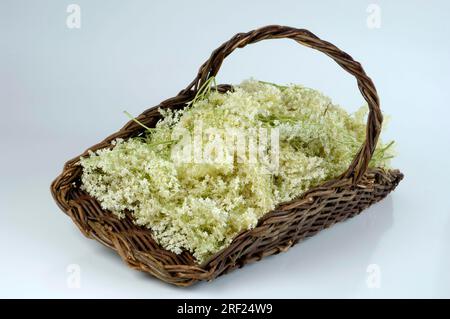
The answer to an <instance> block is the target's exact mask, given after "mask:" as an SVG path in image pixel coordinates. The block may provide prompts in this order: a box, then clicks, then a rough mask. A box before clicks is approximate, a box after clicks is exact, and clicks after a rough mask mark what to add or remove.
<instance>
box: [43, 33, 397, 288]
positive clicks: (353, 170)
mask: <svg viewBox="0 0 450 319" xmlns="http://www.w3.org/2000/svg"><path fill="white" fill-rule="evenodd" d="M280 38H289V39H292V40H295V41H296V42H298V43H300V44H303V45H306V46H308V47H311V48H313V49H316V50H318V51H321V52H323V53H325V54H326V55H328V56H330V57H331V58H332V59H333V60H335V61H336V62H337V63H338V64H339V65H340V66H341V67H342V68H343V69H344V70H346V71H347V72H349V73H350V74H352V75H353V76H355V77H356V79H357V83H358V87H359V89H360V91H361V94H362V95H363V97H364V99H365V100H366V101H367V103H368V105H369V109H370V112H369V115H368V120H367V133H366V140H365V141H364V143H363V145H362V146H361V148H360V150H359V152H358V153H357V154H356V156H355V158H354V160H353V162H352V163H351V164H350V167H349V168H348V169H347V171H346V172H344V173H343V174H342V175H341V176H340V177H339V178H337V179H334V180H330V181H327V182H326V183H324V184H322V185H321V186H319V187H316V188H314V189H311V190H309V191H308V192H307V193H305V194H303V195H302V196H301V197H300V198H298V199H295V200H293V201H290V202H287V203H283V204H280V205H278V207H277V208H276V209H275V210H274V211H271V212H269V213H267V214H266V215H265V216H264V217H263V218H261V219H260V221H259V223H258V225H257V226H256V228H254V229H252V230H247V231H243V232H241V233H240V234H239V235H237V236H236V238H235V239H234V240H233V242H232V243H231V245H230V246H229V247H227V248H225V249H223V250H222V251H220V252H219V253H217V254H216V255H214V256H213V257H212V258H210V259H209V260H208V261H207V262H205V263H204V264H203V265H198V264H196V263H195V260H194V258H193V257H192V255H191V254H189V253H188V252H183V253H182V254H180V255H176V254H174V253H172V252H170V251H167V250H165V249H163V248H162V247H160V246H159V245H158V244H157V243H156V242H155V241H154V240H153V238H152V235H151V233H150V231H149V230H148V229H146V228H143V227H140V226H136V225H135V224H133V222H132V219H131V216H129V215H127V217H126V218H125V219H122V220H119V219H118V218H116V217H115V216H114V215H113V214H111V213H110V212H107V211H104V210H102V209H101V207H100V204H99V203H98V202H97V201H96V200H95V199H94V198H92V197H91V196H89V195H88V194H87V193H86V192H84V191H82V190H81V189H80V187H79V186H80V183H81V181H80V176H81V173H82V168H81V166H80V165H77V163H78V162H79V158H80V156H86V155H87V151H86V152H84V153H83V154H81V155H79V156H77V157H75V158H74V159H72V160H70V161H68V162H67V163H66V164H65V166H64V170H63V172H62V173H61V174H60V175H59V176H58V177H57V178H56V180H55V181H54V182H53V183H52V185H51V192H52V194H53V197H54V198H55V200H56V202H57V203H58V205H59V207H60V208H61V209H62V210H63V211H64V212H65V213H66V214H67V215H69V216H70V217H71V218H72V220H73V221H74V222H75V224H76V225H77V226H78V227H79V229H80V230H81V232H82V233H83V234H84V235H86V236H87V237H89V238H93V239H96V240H97V241H99V242H101V243H103V244H104V245H106V246H108V247H110V248H112V249H114V250H115V251H117V253H118V254H119V255H120V256H121V257H122V259H123V260H124V261H125V262H126V263H127V264H128V265H129V266H130V267H132V268H135V269H138V270H141V271H144V272H147V273H150V274H151V275H153V276H155V277H157V278H159V279H161V280H163V281H165V282H168V283H171V284H174V285H178V286H189V285H191V284H193V283H195V282H197V281H200V280H212V279H214V278H216V277H217V276H220V275H222V274H224V273H227V272H229V271H231V270H233V269H235V268H239V267H242V266H244V265H245V264H247V263H250V262H253V261H258V260H260V259H261V258H263V257H265V256H269V255H273V254H277V253H279V252H282V251H286V250H288V249H289V248H290V247H291V246H293V245H295V244H296V243H297V242H299V241H300V240H302V239H304V238H306V237H309V236H312V235H314V234H315V233H317V232H318V231H320V230H322V229H324V228H327V227H329V226H331V225H333V224H334V223H337V222H340V221H343V220H345V219H347V218H349V217H352V216H355V215H357V214H359V213H360V212H361V211H362V210H363V209H364V208H366V207H368V206H370V205H371V204H373V203H375V202H377V201H379V200H381V199H383V198H384V197H385V196H386V195H387V194H388V193H389V192H391V191H392V190H394V188H395V187H396V186H397V184H398V183H399V182H400V181H401V179H402V178H403V174H402V173H400V172H399V171H398V170H384V169H382V168H375V169H368V164H369V161H370V159H371V157H372V154H373V152H374V149H375V146H376V144H377V140H378V136H379V133H380V129H381V122H382V115H381V112H380V108H379V99H378V96H377V91H376V89H375V87H374V85H373V83H372V80H371V79H370V78H369V77H368V76H367V75H366V73H365V72H364V70H363V68H362V67H361V65H360V63H358V62H356V61H354V60H353V58H352V57H351V56H349V55H348V54H346V53H345V52H343V51H341V50H340V49H338V48H337V47H336V46H334V45H333V44H331V43H329V42H326V41H323V40H321V39H319V38H318V37H317V36H315V35H314V34H312V33H311V32H309V31H307V30H303V29H295V28H290V27H284V26H266V27H263V28H260V29H256V30H253V31H250V32H248V33H239V34H237V35H235V36H234V37H233V38H231V39H230V40H229V41H227V42H225V43H224V44H222V45H221V46H220V47H219V48H217V49H216V50H215V51H214V52H213V53H212V54H211V57H210V58H209V59H208V60H207V61H206V62H205V63H204V64H203V65H202V66H201V67H200V70H199V72H198V74H197V76H196V78H195V79H194V81H193V82H192V83H191V84H189V85H188V87H187V88H186V89H184V90H182V91H181V92H180V93H179V94H178V95H177V96H175V97H173V98H170V99H168V100H165V101H163V102H161V104H159V105H158V106H156V107H153V108H151V109H148V110H146V111H145V112H143V113H142V114H141V115H140V116H139V117H138V118H137V119H138V120H139V121H141V122H143V123H144V124H145V125H147V126H149V127H152V126H154V125H155V124H156V122H157V121H158V120H159V119H160V114H159V112H158V108H171V109H180V108H183V107H185V106H186V103H187V102H189V101H191V100H192V98H193V97H194V96H195V94H196V92H197V90H198V89H199V88H200V87H201V86H202V84H203V83H205V81H207V80H208V79H209V77H211V76H215V75H216V74H217V72H218V71H219V68H220V66H221V64H222V62H223V60H224V59H225V58H226V57H227V56H228V55H229V54H230V53H231V52H233V51H234V50H235V49H237V48H242V47H244V46H246V45H248V44H251V43H255V42H258V41H261V40H266V39H280ZM218 88H219V90H220V91H221V92H225V91H227V90H229V89H231V86H230V85H219V86H218ZM142 133H143V129H142V127H141V126H139V125H138V124H136V123H135V122H134V121H130V122H128V123H127V124H126V125H125V126H124V127H123V128H122V129H120V130H119V131H118V132H116V133H114V134H112V135H110V136H109V137H107V138H106V139H105V140H103V141H102V142H100V143H98V144H96V145H94V146H92V147H90V148H89V150H93V151H95V150H98V149H101V148H106V147H111V144H110V142H111V141H112V140H114V139H116V138H123V139H127V138H130V137H134V136H137V135H139V134H142Z"/></svg>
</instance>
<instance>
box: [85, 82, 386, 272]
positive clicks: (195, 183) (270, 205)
mask: <svg viewBox="0 0 450 319" xmlns="http://www.w3.org/2000/svg"><path fill="white" fill-rule="evenodd" d="M160 113H161V115H162V119H161V120H160V121H159V122H158V123H157V125H156V128H155V129H151V130H149V132H148V133H147V134H146V135H144V136H141V137H135V138H130V139H128V140H123V139H116V140H114V141H113V142H112V147H111V148H105V149H101V150H98V151H96V152H90V153H89V156H87V157H82V158H80V163H81V166H82V168H83V174H82V177H81V180H82V188H83V189H84V190H85V191H86V192H88V193H89V194H90V195H91V196H93V197H95V198H96V199H97V200H98V201H99V203H100V204H101V206H102V208H103V209H105V210H109V211H110V212H111V213H112V214H114V215H116V216H117V217H119V218H123V217H124V216H125V214H124V213H125V212H126V211H128V212H130V213H131V214H132V216H133V219H134V222H135V223H136V224H137V225H142V226H144V227H147V228H149V229H150V230H151V233H152V235H153V237H154V239H155V240H156V241H157V242H158V243H159V244H160V245H161V246H162V247H164V248H165V249H168V250H170V251H173V252H174V253H176V254H179V253H181V252H182V251H184V250H186V251H189V252H191V253H192V254H193V256H194V257H195V258H196V259H197V261H198V262H199V263H202V262H204V261H206V260H207V259H208V258H209V257H211V256H212V255H213V254H215V253H217V252H218V251H220V250H221V249H223V248H225V247H227V246H228V245H229V244H230V243H231V241H232V240H233V238H234V237H235V236H236V235H237V234H238V233H239V232H241V231H243V230H247V229H252V228H254V227H255V226H256V225H257V223H258V220H259V219H260V218H261V217H262V216H263V215H264V214H266V213H267V212H269V211H270V210H272V209H274V208H275V207H276V205H277V204H279V203H282V202H285V201H289V200H292V199H294V198H296V197H298V196H300V195H301V194H302V193H304V192H305V191H307V190H308V189H310V188H311V187H314V186H317V185H319V184H320V183H322V182H324V181H325V180H328V179H331V178H334V177H336V176H338V175H340V174H341V173H342V172H343V171H345V169H347V167H348V166H349V164H350V162H351V161H352V159H353V157H354V155H355V154H356V153H357V151H358V149H359V147H360V146H361V144H362V142H363V141H364V138H365V121H364V119H365V116H366V114H367V107H363V108H361V109H360V110H359V111H358V112H356V113H355V114H353V115H350V114H348V113H347V112H346V111H345V110H344V109H342V108H341V107H339V106H338V105H335V104H333V103H332V101H331V100H330V98H328V97H326V96H324V95H323V94H321V93H320V92H318V91H315V90H312V89H309V88H305V87H303V86H300V85H289V86H279V85H274V84H271V83H266V82H259V81H256V80H247V81H244V82H243V83H242V84H240V85H238V86H236V87H235V89H234V91H232V92H227V93H225V94H221V93H219V92H217V91H214V90H213V89H209V90H208V93H207V94H205V96H204V97H203V98H201V99H197V98H196V99H195V100H194V101H193V103H192V104H190V105H189V106H188V107H187V108H185V109H184V110H178V111H171V110H160ZM199 122H201V123H202V124H203V126H205V127H214V128H219V129H224V130H227V129H247V130H257V129H261V128H271V129H273V128H276V129H278V131H279V168H278V170H276V171H274V172H270V171H269V173H268V171H267V165H266V164H265V163H264V161H259V162H256V163H248V162H239V157H235V158H233V157H231V159H232V161H231V162H228V163H223V164H216V163H209V162H201V163H197V162H195V161H187V162H183V161H181V160H174V157H173V156H172V155H173V151H174V150H176V147H178V146H179V145H178V144H177V142H179V141H177V140H174V139H172V137H173V136H174V133H176V132H189V133H193V132H194V131H195V126H196V123H199ZM175 135H177V134H175ZM212 136H214V134H209V135H208V134H205V136H204V137H202V141H203V142H205V141H209V140H210V139H212ZM218 142H221V141H220V140H217V141H216V142H215V143H216V144H220V143H218ZM211 145H213V146H215V144H214V143H213V144H211ZM391 145H392V142H391V143H389V144H386V145H383V144H381V142H380V143H379V145H378V147H377V149H376V151H375V154H374V156H373V159H372V161H371V163H370V166H372V167H374V166H376V167H378V166H388V164H389V159H390V158H391V157H392V148H391V147H390V146H391ZM266 151H267V149H266ZM224 154H225V155H230V154H233V153H232V152H231V150H230V149H229V148H226V147H225V150H224ZM215 155H216V156H218V155H217V154H215Z"/></svg>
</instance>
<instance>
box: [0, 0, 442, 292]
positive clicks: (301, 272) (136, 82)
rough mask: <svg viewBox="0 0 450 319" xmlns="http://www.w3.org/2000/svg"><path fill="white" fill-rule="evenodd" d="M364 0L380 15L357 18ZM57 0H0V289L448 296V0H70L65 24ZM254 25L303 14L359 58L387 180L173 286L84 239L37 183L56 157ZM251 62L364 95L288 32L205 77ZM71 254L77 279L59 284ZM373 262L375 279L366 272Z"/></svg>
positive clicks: (277, 75)
mask: <svg viewBox="0 0 450 319" xmlns="http://www.w3.org/2000/svg"><path fill="white" fill-rule="evenodd" d="M372 2H374V3H376V4H378V5H379V7H380V8H381V27H380V28H379V29H371V28H369V27H368V25H367V21H366V20H367V17H368V15H369V13H367V12H366V9H367V7H368V5H369V4H370V3H372ZM70 3H73V2H70V1H61V0H55V1H17V0H14V1H12V0H11V1H4V0H2V1H1V2H0V107H1V116H0V136H1V139H0V143H1V145H0V149H1V156H0V174H1V175H0V176H1V179H0V253H1V255H0V256H1V257H0V258H1V262H0V297H39V298H44V297H54V298H69V297H73V298H83V297H84V298H89V297H126V298H128V297H129V298H224V297H234V298H259V297H267V298H270V297H273V298H302V297H306V298H310V297H325V298H328V297H342V298H354V297H356V298H371V297H374V298H381V297H387V298H391V297H407V298H410V297H425V298H431V297H447V298H448V297H450V272H449V269H450V256H449V252H450V214H449V213H450V204H449V203H450V201H449V186H448V185H449V180H450V174H449V158H450V156H449V155H450V151H449V139H450V125H449V123H448V119H449V115H450V112H449V100H450V96H449V91H450V90H449V85H450V75H449V74H450V73H449V71H450V68H449V66H450V62H449V60H450V59H449V53H450V47H449V40H448V38H449V37H448V32H449V30H450V19H449V18H450V17H449V10H450V6H449V5H448V2H445V1H309V2H306V1H298V0H296V1H273V0H272V1H245V2H244V1H226V2H223V1H222V2H219V1H159V2H156V1H127V2H125V1H98V0H97V1H87V0H83V1H81V0H80V1H76V2H75V3H77V4H79V5H80V7H81V28H80V29H69V28H67V26H66V18H67V15H68V13H66V8H67V5H69V4H70ZM266 24H284V25H290V26H294V27H300V28H307V29H309V30H311V31H312V32H314V33H316V34H317V35H318V36H320V37H322V38H324V39H326V40H329V41H331V42H332V43H334V44H336V45H337V46H338V47H340V48H342V49H343V50H345V51H346V52H348V53H350V54H351V55H352V56H353V57H354V58H355V59H357V60H359V61H360V62H361V63H362V64H363V65H364V67H365V69H366V71H367V73H368V74H369V76H371V77H372V79H373V80H374V82H375V84H376V86H377V89H378V92H379V95H380V98H381V102H382V104H381V106H382V109H383V110H384V112H385V113H386V114H389V115H391V118H392V120H391V121H390V123H389V124H390V125H389V128H388V129H387V130H386V131H385V132H384V139H385V140H388V139H395V140H396V141H397V151H398V157H397V158H396V159H395V160H394V163H393V164H394V165H393V166H394V167H398V168H400V169H401V170H402V171H403V172H404V173H405V175H406V178H405V180H404V181H403V182H402V183H401V184H400V185H399V187H398V189H397V190H396V191H395V192H394V193H393V194H392V195H390V196H389V197H388V198H387V199H386V200H384V201H383V202H381V203H379V204H377V205H375V206H374V207H372V208H370V209H368V210H367V211H365V212H364V213H363V214H362V215H360V216H358V217H356V218H353V219H352V220H349V221H347V222H345V223H342V224H339V225H336V226H334V227H333V228H331V229H329V230H326V231H323V232H322V233H320V234H318V235H317V236H315V237H313V238H311V239H308V240H306V241H305V242H302V243H301V244H299V245H297V246H295V247H294V248H292V249H291V250H289V251H288V252H287V253H283V254H280V255H277V256H275V257H270V258H267V259H265V260H263V261H261V262H258V263H256V264H252V265H249V266H246V267H245V268H243V269H241V270H238V271H235V272H233V273H231V274H228V275H226V276H223V277H220V278H219V279H217V280H215V281H213V282H211V283H201V284H198V285H195V286H193V287H191V288H185V289H182V288H176V287H172V286H169V285H167V284H165V283H163V282H160V281H158V280H156V279H154V278H152V277H150V276H148V275H145V274H143V273H140V272H137V271H134V270H131V269H129V268H128V267H126V266H125V264H123V262H122V261H121V260H120V258H119V257H118V256H117V255H116V254H115V253H113V251H110V250H109V249H107V248H105V247H103V246H102V245H100V244H99V243H97V242H95V241H93V240H89V239H86V238H84V237H83V236H82V235H81V233H80V232H79V231H78V229H77V228H76V227H75V226H74V224H73V223H72V222H71V220H70V219H69V218H68V217H66V216H65V215H64V214H63V213H62V212H61V211H60V210H59V209H58V207H57V206H56V204H55V203H54V202H53V200H52V198H51V195H50V192H49V186H50V183H51V181H52V180H53V179H54V178H55V177H56V176H57V174H59V173H60V171H61V169H62V165H63V163H64V162H65V161H66V160H68V159H70V158H72V157H73V156H76V155H77V154H79V153H80V152H81V151H83V150H84V149H85V148H87V147H89V146H90V145H92V144H94V143H96V142H98V141H99V140H101V139H103V138H104V137H106V136H107V135H108V134H109V133H111V132H113V131H116V130H117V129H119V128H120V127H121V126H122V125H123V124H124V123H125V122H126V121H127V118H126V117H125V116H124V115H123V113H122V111H123V110H124V109H126V110H128V111H129V112H131V113H132V114H139V113H140V112H141V111H143V110H144V109H146V108H148V107H151V106H153V105H156V104H158V103H159V102H160V101H161V100H163V99H165V98H168V97H170V96H173V95H175V94H176V93H178V91H179V90H181V89H182V88H184V87H185V86H186V85H187V84H188V83H189V82H190V81H191V80H192V78H193V77H194V76H195V74H196V72H197V68H198V67H199V66H200V64H201V63H202V62H203V61H204V60H205V59H206V58H207V57H208V56H209V54H210V52H211V51H212V50H213V49H215V48H216V47H217V46H219V45H220V44H221V43H222V42H224V41H226V40H228V39H229V38H230V37H231V36H233V35H234V34H235V33H237V32H243V31H249V30H251V29H253V28H256V27H259V26H263V25H266ZM251 76H253V77H255V78H257V79H261V80H267V81H272V82H278V83H286V82H295V83H302V84H305V85H307V86H310V87H313V88H317V89H319V90H322V91H323V92H325V93H326V94H328V95H329V96H331V97H332V98H333V99H334V100H335V101H337V102H338V103H340V104H341V105H345V106H346V108H347V109H348V110H355V109H356V108H357V107H359V106H360V105H361V104H362V97H361V96H360V94H359V92H358V89H357V87H356V84H355V81H354V79H353V78H352V77H351V76H349V75H347V74H345V73H344V71H342V70H341V69H340V68H339V67H338V66H337V65H336V64H335V63H334V62H333V61H331V60H330V59H329V58H328V57H326V56H324V55H322V54H320V53H318V52H315V51H313V50H311V49H308V48H305V47H300V46H299V45H297V44H296V43H294V42H289V41H288V40H277V41H266V42H262V43H259V44H256V45H253V46H251V47H247V48H245V49H242V50H238V51H237V52H235V53H234V54H232V56H230V58H229V59H227V60H226V62H225V63H224V65H223V67H222V70H221V72H220V74H219V77H218V80H219V82H220V83H238V82H240V81H241V80H242V79H245V78H248V77H251ZM71 264H76V265H79V267H80V269H81V287H80V288H79V289H70V288H69V287H68V286H67V279H68V275H69V273H68V272H67V267H68V266H69V265H71ZM372 264H375V265H377V266H376V267H377V268H378V269H379V271H380V278H379V279H380V286H379V288H370V286H368V285H367V280H368V277H369V276H370V274H369V273H368V272H367V270H368V267H369V265H372ZM369 268H370V267H369Z"/></svg>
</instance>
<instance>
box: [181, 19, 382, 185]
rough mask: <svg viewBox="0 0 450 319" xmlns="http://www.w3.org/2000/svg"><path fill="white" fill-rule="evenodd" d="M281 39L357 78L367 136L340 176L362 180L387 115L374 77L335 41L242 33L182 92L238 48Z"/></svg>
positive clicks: (293, 33) (292, 33)
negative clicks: (316, 53)
mask: <svg viewBox="0 0 450 319" xmlns="http://www.w3.org/2000/svg"><path fill="white" fill-rule="evenodd" d="M281 38H288V39H292V40H295V41H296V42H298V43H300V44H303V45H305V46H307V47H311V48H313V49H316V50H318V51H321V52H323V53H325V54H326V55H328V56H329V57H331V58H332V59H333V60H334V61H336V63H337V64H339V65H340V66H341V67H342V68H343V69H344V70H346V71H347V72H348V73H350V74H352V75H353V76H354V77H355V78H356V80H357V83H358V87H359V90H360V92H361V94H362V96H363V97H364V99H365V100H366V101H367V104H368V106H369V115H368V118H367V127H366V139H365V141H364V143H363V145H362V146H361V148H360V149H359V151H358V153H357V154H356V155H355V158H354V159H353V161H352V163H351V164H350V166H349V168H348V169H347V170H346V171H345V172H344V173H343V174H342V175H341V176H340V177H339V179H346V178H351V179H352V181H353V183H354V184H356V183H358V181H359V180H360V179H361V178H362V176H363V175H364V173H365V172H366V170H367V168H368V166H369V162H370V159H371V158H372V155H373V152H374V151H375V147H376V145H377V141H378V137H379V135H380V131H381V123H382V121H383V116H382V114H381V111H380V106H379V103H380V102H379V98H378V94H377V91H376V89H375V86H374V84H373V82H372V80H371V79H370V78H369V77H368V76H367V75H366V73H365V72H364V69H363V68H362V66H361V64H360V63H359V62H357V61H355V60H353V58H352V57H351V56H350V55H348V54H347V53H345V52H343V51H341V50H340V49H339V48H337V47H336V46H334V45H333V44H331V43H329V42H327V41H324V40H321V39H319V38H318V37H317V36H315V35H314V34H313V33H311V32H309V31H308V30H305V29H296V28H291V27H286V26H278V25H270V26H266V27H262V28H260V29H255V30H253V31H250V32H247V33H238V34H236V35H235V36H234V37H232V38H231V39H230V40H229V41H227V42H225V43H223V44H222V45H221V46H220V47H218V48H217V49H216V50H214V51H213V52H212V54H211V56H210V57H209V59H208V60H207V61H206V62H205V63H203V64H202V66H201V67H200V69H199V71H198V74H197V76H196V78H195V79H194V81H192V82H191V83H190V84H189V85H188V87H187V88H186V89H185V90H183V91H182V92H181V93H187V92H188V91H192V90H193V92H194V93H195V92H197V91H198V90H199V88H200V87H202V85H203V84H204V83H205V82H206V81H207V80H208V79H209V78H210V77H212V76H215V75H216V74H217V72H218V71H219V69H220V66H221V65H222V62H223V61H224V59H225V58H226V57H227V56H228V55H229V54H230V53H231V52H233V51H234V50H235V49H237V48H243V47H244V46H246V45H248V44H252V43H256V42H258V41H261V40H267V39H281Z"/></svg>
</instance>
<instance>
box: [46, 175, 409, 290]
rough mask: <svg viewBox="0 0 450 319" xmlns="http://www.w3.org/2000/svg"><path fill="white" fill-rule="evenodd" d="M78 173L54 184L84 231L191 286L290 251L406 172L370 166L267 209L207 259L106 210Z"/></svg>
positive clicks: (138, 264) (133, 263) (132, 260)
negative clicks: (173, 248)
mask: <svg viewBox="0 0 450 319" xmlns="http://www.w3.org/2000/svg"><path fill="white" fill-rule="evenodd" d="M75 178H76V176H73V175H71V176H63V175H61V176H59V177H58V178H57V179H56V180H55V181H54V182H53V184H52V193H53V196H54V198H55V200H56V201H57V203H58V204H59V206H60V207H61V209H62V210H63V211H64V212H65V213H66V214H67V215H69V216H70V217H71V218H72V220H73V221H74V222H75V224H76V225H77V226H78V228H79V229H80V230H81V231H82V233H83V234H84V235H85V236H87V237H89V238H93V239H95V240H97V241H99V242H101V243H102V244H104V245H106V246H108V247H110V248H112V249H114V250H115V251H117V253H118V254H119V255H120V256H121V258H122V259H123V260H124V261H125V262H126V263H127V264H128V265H129V266H130V267H132V268H134V269H137V270H141V271H144V272H147V273H149V274H151V275H153V276H155V277H157V278H159V279H161V280H163V281H165V282H168V283H171V284H174V285H177V286H189V285H192V284H193V283H195V282H197V281H201V280H212V279H214V278H216V277H218V276H220V275H222V274H225V273H228V272H230V271H232V270H234V269H236V268H240V267H242V266H244V265H245V264H248V263H251V262H255V261H258V260H261V259H262V258H263V257H266V256H270V255H274V254H278V253H280V252H284V251H287V250H288V249H289V248H290V247H292V246H293V245H295V244H296V243H298V242H299V241H301V240H302V239H304V238H307V237H310V236H313V235H314V234H316V233H317V232H319V231H320V230H322V229H325V228H328V227H330V226H331V225H333V224H335V223H337V222H340V221H343V220H345V219H347V218H350V217H353V216H355V215H357V214H359V213H360V212H361V211H362V210H363V209H365V208H367V207H368V206H370V205H372V204H374V203H376V202H378V201H380V200H381V199H383V198H384V197H385V196H387V195H388V194H389V193H390V192H391V191H392V190H394V189H395V187H396V186H397V185H398V183H399V182H400V181H401V180H402V178H403V174H402V173H401V172H399V171H398V170H383V169H379V168H377V169H370V170H369V171H368V172H367V173H366V174H365V176H364V178H363V179H362V181H361V182H360V183H359V184H358V185H356V186H354V185H351V184H345V183H343V185H342V186H339V187H336V186H333V187H329V186H326V184H325V185H322V186H320V187H317V188H314V189H312V190H310V191H308V192H307V193H306V194H304V195H303V196H302V197H301V198H300V199H297V200H295V201H292V202H289V203H284V204H282V205H280V206H279V207H277V209H275V210H274V211H272V212H270V213H268V214H266V215H265V216H264V217H263V218H262V219H261V220H260V221H259V223H258V225H257V226H256V227H255V228H254V229H252V230H248V231H244V232H242V233H240V234H239V235H238V236H237V237H236V238H235V239H234V240H233V242H232V243H231V245H230V246H229V247H227V248H225V249H224V250H222V251H220V252H219V253H218V254H216V255H215V256H213V257H212V258H211V259H210V260H208V261H207V262H206V263H205V264H203V265H198V264H196V262H195V259H194V258H193V257H192V255H191V254H189V253H187V252H183V253H182V254H180V255H176V254H174V253H172V252H170V251H167V250H165V249H163V248H162V247H161V246H159V245H158V244H157V243H156V242H155V241H154V240H153V238H152V236H151V233H150V231H149V230H148V229H146V228H143V227H140V226H136V225H135V224H133V222H132V218H131V216H127V217H126V218H124V219H118V218H116V217H115V216H114V215H113V214H111V213H109V212H105V211H104V210H102V209H101V207H100V204H99V203H98V202H97V200H95V199H94V198H93V197H91V196H90V195H88V194H87V193H85V192H84V191H82V190H81V189H80V188H79V187H78V185H77V182H75V181H74V179H75ZM62 199H64V200H62Z"/></svg>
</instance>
